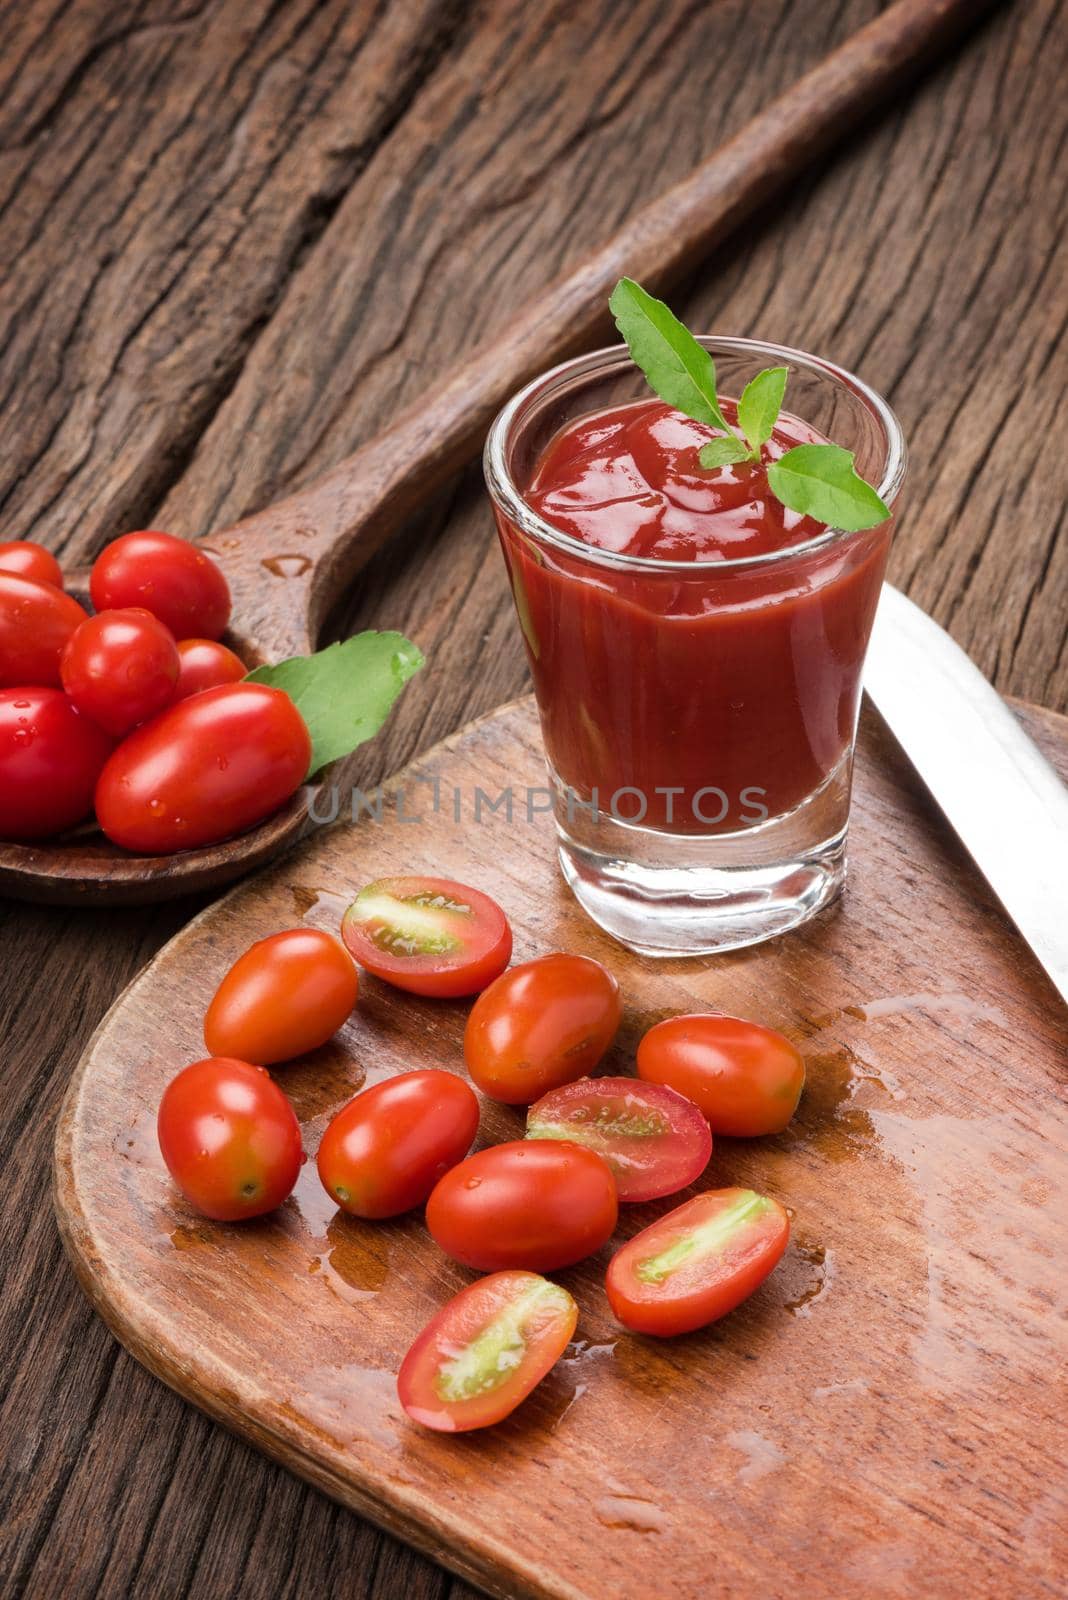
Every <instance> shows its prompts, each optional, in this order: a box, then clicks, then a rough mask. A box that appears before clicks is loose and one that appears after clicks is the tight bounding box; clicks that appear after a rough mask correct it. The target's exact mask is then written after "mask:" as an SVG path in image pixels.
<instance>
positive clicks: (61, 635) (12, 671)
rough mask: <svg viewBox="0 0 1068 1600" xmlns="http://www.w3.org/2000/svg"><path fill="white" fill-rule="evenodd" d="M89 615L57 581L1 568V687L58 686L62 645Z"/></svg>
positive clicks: (55, 687)
mask: <svg viewBox="0 0 1068 1600" xmlns="http://www.w3.org/2000/svg"><path fill="white" fill-rule="evenodd" d="M87 615H88V613H87V612H86V611H84V610H83V609H82V607H81V606H80V605H79V604H78V602H77V600H74V599H72V598H71V596H70V595H69V594H64V593H63V590H62V589H57V588H56V587H55V585H54V584H51V583H38V581H37V579H36V578H21V577H19V575H18V573H16V572H0V689H7V688H14V689H18V688H21V687H23V685H25V684H30V683H33V684H37V685H38V686H40V687H47V688H54V689H58V688H59V682H60V678H59V658H60V656H61V655H62V653H63V646H64V645H65V644H66V642H67V640H68V639H69V638H70V636H71V634H72V633H73V632H74V630H75V628H77V627H80V626H81V624H82V623H83V622H84V621H85V619H86V617H87Z"/></svg>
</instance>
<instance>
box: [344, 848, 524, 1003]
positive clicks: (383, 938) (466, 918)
mask: <svg viewBox="0 0 1068 1600" xmlns="http://www.w3.org/2000/svg"><path fill="white" fill-rule="evenodd" d="M341 936H342V938H343V939H344V941H345V943H346V944H347V945H348V947H349V949H350V950H351V951H352V953H353V955H354V956H355V957H356V960H357V961H358V962H359V963H360V965H361V967H366V968H367V970H368V972H373V973H374V975H375V977H376V978H382V979H383V980H384V981H385V982H386V983H392V984H393V985H394V987H395V988H397V989H407V990H408V991H409V993H411V994H426V995H433V996H435V997H437V998H441V997H456V996H458V995H465V994H477V993H478V991H479V990H480V989H484V988H485V987H486V985H487V983H492V981H493V979H494V978H496V977H497V976H498V974H499V973H501V972H503V971H504V969H505V967H506V966H507V965H508V962H509V960H510V959H511V955H512V930H511V928H510V927H509V926H508V919H507V917H506V916H505V914H504V912H503V911H502V910H501V908H500V906H499V905H498V904H497V902H496V901H495V900H491V899H490V897H489V895H488V894H482V893H480V891H479V890H478V889H470V888H468V886H467V885H466V884H464V883H453V881H452V880H451V878H380V879H379V880H378V882H377V883H369V884H368V885H367V887H366V888H365V889H361V890H360V892H359V894H358V895H357V896H356V898H355V900H354V901H353V902H352V904H351V906H349V909H348V910H347V911H346V912H345V917H344V920H343V922H342V924H341Z"/></svg>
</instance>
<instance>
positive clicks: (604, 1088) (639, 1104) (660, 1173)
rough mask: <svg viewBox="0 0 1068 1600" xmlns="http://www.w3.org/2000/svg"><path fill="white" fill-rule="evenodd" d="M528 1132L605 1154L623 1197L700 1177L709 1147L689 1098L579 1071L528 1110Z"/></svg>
mask: <svg viewBox="0 0 1068 1600" xmlns="http://www.w3.org/2000/svg"><path fill="white" fill-rule="evenodd" d="M527 1138H528V1139H568V1140H571V1141H572V1142H573V1143H574V1144H581V1145H585V1146H586V1148H587V1150H596V1151H597V1154H598V1155H600V1156H604V1158H605V1160H606V1161H607V1162H608V1165H609V1166H610V1167H611V1169H612V1172H613V1175H614V1176H615V1180H616V1189H617V1190H618V1192H619V1198H620V1199H621V1200H630V1201H635V1200H659V1199H660V1198H661V1197H662V1196H663V1195H666V1194H675V1193H676V1192H677V1191H678V1190H679V1189H685V1187H686V1185H687V1184H688V1183H692V1182H693V1181H694V1179H695V1178H699V1177H700V1175H701V1173H702V1172H703V1171H704V1170H705V1168H706V1167H707V1165H708V1158H709V1156H710V1155H711V1154H712V1135H711V1133H710V1132H709V1129H708V1123H707V1122H706V1121H705V1119H704V1117H703V1116H702V1115H701V1113H700V1111H698V1109H697V1107H696V1106H695V1105H694V1104H693V1102H692V1101H691V1100H684V1099H683V1097H682V1095H681V1094H676V1093H675V1091H674V1089H665V1088H663V1087H662V1086H661V1085H660V1084H654V1083H635V1081H634V1079H633V1078H580V1079H579V1081H578V1083H565V1084H564V1085H563V1087H562V1088H560V1089H550V1091H549V1093H548V1094H547V1095H544V1096H543V1097H542V1099H540V1100H539V1101H538V1102H537V1104H536V1105H532V1106H531V1108H530V1110H529V1111H528V1112H527Z"/></svg>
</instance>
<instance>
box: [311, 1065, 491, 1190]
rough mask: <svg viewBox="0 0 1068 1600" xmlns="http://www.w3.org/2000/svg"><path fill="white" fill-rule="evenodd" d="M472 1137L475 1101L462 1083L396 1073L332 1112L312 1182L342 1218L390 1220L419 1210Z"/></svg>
mask: <svg viewBox="0 0 1068 1600" xmlns="http://www.w3.org/2000/svg"><path fill="white" fill-rule="evenodd" d="M477 1132H478V1098H477V1096H476V1095H475V1092H474V1090H473V1089H471V1088H470V1087H469V1086H468V1085H467V1084H466V1083H464V1081H463V1079H462V1078H457V1077H455V1076H454V1075H453V1074H452V1073H451V1072H437V1071H434V1070H433V1069H432V1068H429V1069H427V1070H425V1071H421V1072H402V1073H401V1074H400V1075H399V1077H396V1078H389V1079H388V1080H387V1081H386V1082H385V1083H377V1084H375V1086H374V1088H373V1089H365V1090H364V1091H363V1093H362V1094H358V1095H357V1096H356V1098H355V1099H354V1100H350V1101H349V1103H348V1105H347V1106H344V1107H342V1109H341V1110H340V1111H339V1112H338V1114H337V1116H336V1117H335V1118H334V1120H333V1121H332V1122H331V1124H330V1126H329V1127H328V1128H327V1130H326V1132H325V1133H324V1134H323V1141H322V1144H321V1145H320V1146H319V1176H320V1178H321V1179H322V1181H323V1188H324V1189H325V1190H326V1192H327V1194H328V1195H330V1197H331V1199H333V1200H336V1201H337V1203H338V1205H339V1206H340V1207H341V1209H342V1211H348V1212H349V1213H350V1214H351V1215H352V1216H354V1217H398V1216H400V1214H401V1213H402V1212H404V1211H411V1210H412V1208H413V1207H414V1206H421V1205H422V1204H423V1201H424V1200H425V1199H426V1198H427V1196H428V1195H429V1193H430V1191H431V1189H433V1187H434V1185H435V1184H436V1183H437V1181H438V1179H439V1178H441V1177H443V1176H444V1174H445V1173H446V1172H448V1170H449V1168H450V1167H454V1166H455V1165H456V1163H457V1162H458V1161H462V1160H463V1158H464V1156H465V1155H466V1154H467V1152H468V1151H469V1150H470V1148H471V1146H472V1145H473V1144H474V1142H475V1135H476V1133H477Z"/></svg>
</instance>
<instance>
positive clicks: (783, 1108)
mask: <svg viewBox="0 0 1068 1600" xmlns="http://www.w3.org/2000/svg"><path fill="white" fill-rule="evenodd" d="M638 1076H639V1077H640V1078H644V1079H645V1081H646V1083H664V1084H667V1086H668V1088H669V1089H677V1090H678V1092H679V1094H684V1095H685V1096H686V1098H687V1099H688V1100H692V1101H693V1102H694V1104H695V1105H696V1106H698V1107H699V1109H700V1110H701V1111H702V1112H703V1113H704V1115H705V1116H706V1117H707V1119H708V1125H709V1127H710V1128H711V1129H712V1131H713V1133H726V1134H731V1135H733V1136H734V1137H736V1138H750V1137H754V1136H756V1135H758V1134H762V1133H780V1132H781V1131H782V1129H783V1128H785V1126H786V1124H787V1123H788V1122H789V1120H790V1118H791V1117H792V1116H793V1114H794V1112H795V1111H796V1110H797V1102H798V1101H799V1100H800V1098H801V1090H802V1089H803V1088H804V1087H805V1063H804V1060H803V1058H802V1056H801V1054H800V1052H799V1051H798V1050H796V1049H795V1048H794V1046H793V1045H792V1044H791V1043H790V1041H789V1039H784V1038H783V1036H782V1034H781V1033H776V1032H775V1031H774V1030H773V1029H772V1028H764V1027H761V1025H760V1023H759V1022H743V1021H742V1019H741V1018H740V1017H725V1016H720V1015H718V1014H716V1013H712V1014H710V1015H702V1016H694V1017H670V1018H669V1019H668V1021H666V1022H658V1023H657V1025H656V1027H655V1028H650V1029H649V1032H648V1033H647V1034H646V1035H645V1037H644V1039H643V1040H642V1042H641V1044H639V1046H638Z"/></svg>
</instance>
